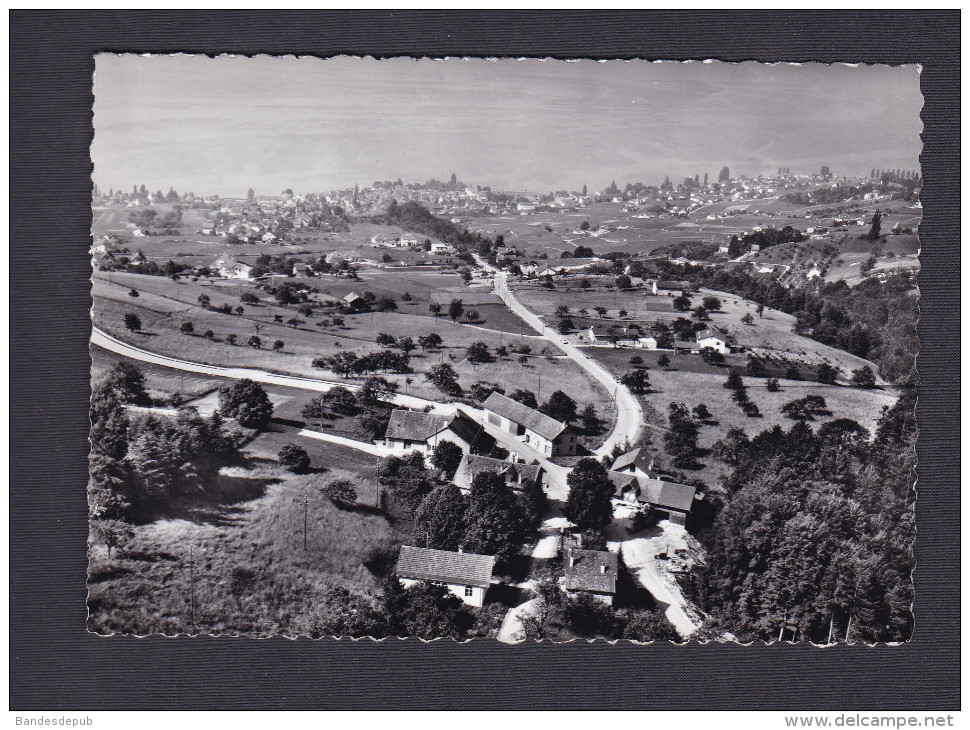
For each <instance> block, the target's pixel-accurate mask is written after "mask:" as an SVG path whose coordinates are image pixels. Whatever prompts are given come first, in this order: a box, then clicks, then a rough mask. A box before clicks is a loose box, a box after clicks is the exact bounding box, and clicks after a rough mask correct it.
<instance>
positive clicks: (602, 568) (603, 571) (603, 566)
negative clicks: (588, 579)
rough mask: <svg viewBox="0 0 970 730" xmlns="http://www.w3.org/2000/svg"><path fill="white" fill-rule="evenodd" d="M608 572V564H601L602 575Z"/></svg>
mask: <svg viewBox="0 0 970 730" xmlns="http://www.w3.org/2000/svg"><path fill="white" fill-rule="evenodd" d="M605 572H606V563H600V573H605Z"/></svg>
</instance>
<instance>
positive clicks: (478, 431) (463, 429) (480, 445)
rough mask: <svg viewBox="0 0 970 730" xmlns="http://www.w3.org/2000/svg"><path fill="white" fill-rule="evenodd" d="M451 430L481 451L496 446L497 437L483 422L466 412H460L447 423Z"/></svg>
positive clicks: (489, 449)
mask: <svg viewBox="0 0 970 730" xmlns="http://www.w3.org/2000/svg"><path fill="white" fill-rule="evenodd" d="M447 428H448V430H449V431H451V432H453V433H454V434H455V436H457V437H458V438H460V439H461V440H462V441H464V442H465V443H466V444H468V445H469V446H471V447H473V448H475V449H476V450H479V451H491V450H492V447H493V446H495V439H494V438H493V437H492V436H490V435H489V434H488V433H487V432H486V431H485V428H484V426H482V424H480V423H478V422H477V421H473V420H472V419H471V418H469V417H468V416H466V415H465V414H464V413H461V412H459V413H458V415H456V416H455V417H454V418H452V419H451V422H450V423H449V424H448V425H447Z"/></svg>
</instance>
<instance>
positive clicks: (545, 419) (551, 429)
mask: <svg viewBox="0 0 970 730" xmlns="http://www.w3.org/2000/svg"><path fill="white" fill-rule="evenodd" d="M483 407H484V408H485V410H486V411H491V412H492V413H497V414H498V415H500V416H504V417H505V418H508V419H509V420H510V421H514V422H515V423H518V424H519V425H520V426H525V427H526V428H527V429H529V430H530V431H532V432H533V433H537V434H539V435H540V436H542V437H543V438H547V439H549V440H550V441H551V440H552V439H555V438H556V437H557V436H559V434H561V433H562V432H563V431H565V430H566V424H565V423H562V422H560V421H557V420H556V419H554V418H550V417H549V416H547V415H546V414H544V413H539V411H537V410H535V409H534V408H529V406H526V405H522V404H521V403H519V402H518V401H514V400H512V399H511V398H508V397H506V396H504V395H502V394H501V393H497V392H493V393H492V394H491V395H490V396H488V398H487V399H486V400H485V403H484V406H483Z"/></svg>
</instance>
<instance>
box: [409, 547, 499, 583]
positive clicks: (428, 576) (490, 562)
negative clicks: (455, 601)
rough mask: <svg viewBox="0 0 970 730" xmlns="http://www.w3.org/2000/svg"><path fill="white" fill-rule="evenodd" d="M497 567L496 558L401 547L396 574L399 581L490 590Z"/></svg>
mask: <svg viewBox="0 0 970 730" xmlns="http://www.w3.org/2000/svg"><path fill="white" fill-rule="evenodd" d="M494 565H495V556H493V555H476V554H475V553H455V552H451V551H450V550H433V549H431V548H420V547H415V546H414V545H402V546H401V553H400V555H399V556H398V559H397V575H398V577H399V578H412V579H416V580H429V581H438V582H441V583H451V584H453V585H468V586H478V587H480V588H487V587H488V585H489V584H490V583H491V580H492V568H493V567H494Z"/></svg>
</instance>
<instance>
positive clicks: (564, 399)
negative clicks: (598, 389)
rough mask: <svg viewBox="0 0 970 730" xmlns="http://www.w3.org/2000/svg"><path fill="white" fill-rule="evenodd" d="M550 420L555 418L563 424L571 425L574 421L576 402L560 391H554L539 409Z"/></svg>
mask: <svg viewBox="0 0 970 730" xmlns="http://www.w3.org/2000/svg"><path fill="white" fill-rule="evenodd" d="M540 410H541V411H542V412H543V413H545V414H546V415H547V416H549V417H550V418H555V419H556V420H557V421H562V422H563V423H572V422H573V421H575V420H576V415H577V406H576V401H574V400H573V399H572V398H570V397H569V396H568V395H566V394H565V393H563V392H562V391H561V390H557V391H555V392H554V393H553V394H552V395H550V396H549V400H547V401H546V402H545V403H544V404H543V405H542V408H541V409H540Z"/></svg>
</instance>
